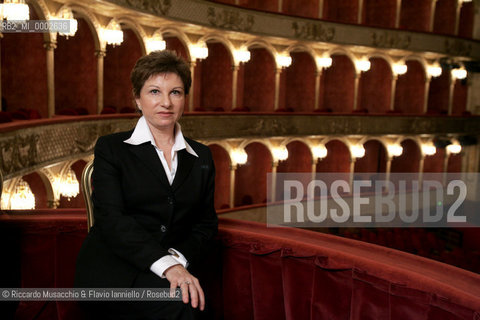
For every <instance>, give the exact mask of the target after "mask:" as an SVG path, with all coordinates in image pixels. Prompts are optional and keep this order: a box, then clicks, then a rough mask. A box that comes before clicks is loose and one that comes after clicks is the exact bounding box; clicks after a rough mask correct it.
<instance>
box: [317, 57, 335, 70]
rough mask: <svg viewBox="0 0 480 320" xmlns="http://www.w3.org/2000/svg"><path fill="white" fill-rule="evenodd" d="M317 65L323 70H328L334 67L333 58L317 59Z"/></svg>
mask: <svg viewBox="0 0 480 320" xmlns="http://www.w3.org/2000/svg"><path fill="white" fill-rule="evenodd" d="M316 61H317V65H318V66H320V67H322V68H328V67H330V66H331V65H332V58H330V57H317V58H316Z"/></svg>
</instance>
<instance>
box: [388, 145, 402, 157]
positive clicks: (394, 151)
mask: <svg viewBox="0 0 480 320" xmlns="http://www.w3.org/2000/svg"><path fill="white" fill-rule="evenodd" d="M387 150H388V153H389V154H390V155H391V156H392V157H398V156H400V155H402V153H403V148H402V146H401V145H399V144H389V145H388V146H387Z"/></svg>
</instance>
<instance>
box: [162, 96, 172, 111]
mask: <svg viewBox="0 0 480 320" xmlns="http://www.w3.org/2000/svg"><path fill="white" fill-rule="evenodd" d="M160 105H161V106H162V107H164V108H170V106H171V105H172V101H171V100H170V96H169V95H168V94H167V95H164V94H162V95H160Z"/></svg>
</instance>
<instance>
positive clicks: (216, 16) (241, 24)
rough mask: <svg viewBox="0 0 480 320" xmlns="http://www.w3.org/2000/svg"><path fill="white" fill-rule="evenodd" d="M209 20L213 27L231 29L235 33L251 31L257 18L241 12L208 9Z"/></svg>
mask: <svg viewBox="0 0 480 320" xmlns="http://www.w3.org/2000/svg"><path fill="white" fill-rule="evenodd" d="M207 19H208V22H209V23H210V25H211V26H212V27H216V28H222V29H230V30H235V31H246V32H248V31H251V30H252V27H253V25H254V24H255V18H254V17H253V16H252V15H250V14H249V15H244V14H241V13H240V12H239V11H231V10H225V9H221V10H217V9H215V8H213V7H208V10H207Z"/></svg>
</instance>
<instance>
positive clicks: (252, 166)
mask: <svg viewBox="0 0 480 320" xmlns="http://www.w3.org/2000/svg"><path fill="white" fill-rule="evenodd" d="M0 14H1V15H2V19H3V22H4V23H5V22H8V21H9V20H12V21H13V20H25V21H27V20H28V21H48V20H62V21H68V23H69V30H68V31H67V32H55V31H46V32H26V31H23V32H11V31H9V30H8V29H6V28H5V27H2V32H1V33H0V56H1V65H0V74H1V77H0V79H1V82H0V93H1V111H0V182H1V188H0V190H1V213H0V240H1V243H2V259H1V261H2V262H1V263H0V287H1V288H72V286H73V282H74V273H75V263H76V259H77V255H78V253H79V250H80V247H81V245H82V242H83V240H84V239H85V237H86V235H87V234H88V231H89V226H87V209H89V208H87V204H88V201H87V200H88V199H89V197H90V194H88V193H89V192H87V191H86V190H87V189H86V188H85V182H86V181H88V177H87V178H85V176H83V179H82V173H83V171H84V169H85V168H86V166H87V164H88V163H90V162H91V161H92V160H93V158H94V156H93V151H94V146H95V143H96V141H97V139H98V138H99V137H100V136H104V135H107V134H110V133H114V132H120V131H126V130H130V129H133V128H134V126H135V124H136V122H137V120H138V119H139V117H140V114H139V112H138V111H137V107H136V105H135V100H134V98H133V95H132V85H131V82H130V73H131V70H132V68H133V66H134V65H135V62H136V61H137V60H138V59H139V58H140V57H142V56H144V55H146V54H148V53H150V52H152V51H156V50H163V49H169V50H173V51H176V52H177V54H178V55H180V56H181V57H183V58H184V59H185V60H186V61H187V62H188V63H189V66H190V71H191V73H192V86H191V88H190V93H189V94H188V96H187V97H186V105H185V111H184V114H183V117H182V118H181V120H180V123H181V125H182V131H183V134H184V135H185V136H186V137H189V138H192V139H195V140H197V141H200V142H202V143H203V144H205V145H208V147H209V148H210V150H211V153H212V155H213V159H214V163H215V171H216V176H215V199H214V202H215V209H216V212H217V215H218V219H219V230H218V234H217V236H216V238H215V240H214V245H213V247H212V248H211V249H212V250H210V253H209V254H208V256H206V257H205V262H204V263H205V267H206V268H205V270H203V271H202V272H204V273H205V275H204V277H203V278H202V279H203V281H204V282H203V283H202V286H203V288H204V290H205V294H206V298H207V303H208V304H209V305H210V306H211V310H213V312H212V316H213V318H214V319H226V320H227V319H228V320H230V319H242V320H244V319H351V320H357V319H362V320H363V319H402V320H403V319H452V320H454V319H455V320H457V319H471V320H479V319H480V274H479V273H480V242H479V239H480V230H479V228H478V227H476V226H475V225H471V226H470V227H465V226H461V227H459V226H456V225H449V226H448V227H441V228H440V227H438V228H430V227H421V226H416V227H399V226H393V227H372V228H363V227H341V226H340V227H326V226H322V224H318V225H316V226H315V227H311V226H310V227H307V228H295V227H278V226H276V227H275V226H271V225H269V224H268V223H267V211H268V210H267V209H268V208H269V206H270V205H279V204H280V205H281V204H282V201H284V200H285V199H284V194H282V193H281V192H277V191H278V190H277V191H275V187H273V188H274V192H271V191H269V190H270V189H271V187H272V186H271V184H272V180H273V181H275V177H276V176H277V175H278V176H280V175H281V174H284V173H305V174H311V175H312V176H314V175H315V174H339V175H346V176H347V177H349V178H350V182H351V181H352V180H351V179H353V178H358V177H360V178H362V179H367V180H368V179H374V178H375V175H377V174H381V175H387V176H394V175H395V174H400V173H408V174H410V175H415V176H418V177H420V178H419V179H422V177H425V176H426V175H428V174H430V173H436V174H437V175H439V176H442V175H443V176H447V175H455V176H459V177H460V176H462V175H463V174H466V173H479V171H480V140H479V138H480V1H478V0H473V1H472V0H211V1H207V0H4V1H3V3H2V4H1V10H0ZM30 26H32V25H30ZM87 168H88V167H87ZM477 194H479V193H478V192H477ZM348 196H349V195H348V194H346V195H345V197H348ZM350 196H351V195H350ZM475 200H480V198H477V199H467V201H472V202H475ZM471 207H472V208H474V209H472V210H473V211H475V210H476V212H473V211H472V212H471V214H472V215H473V216H475V214H479V215H480V210H479V209H478V208H479V207H476V208H477V209H475V206H473V205H472V206H471ZM476 219H478V217H477V218H476ZM478 220H480V219H478ZM478 220H477V221H478ZM0 318H1V319H86V318H85V317H84V316H83V315H82V313H81V312H79V306H78V304H77V302H76V301H51V300H49V301H45V300H34V301H1V302H0Z"/></svg>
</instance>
